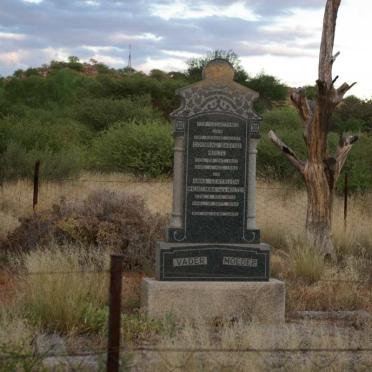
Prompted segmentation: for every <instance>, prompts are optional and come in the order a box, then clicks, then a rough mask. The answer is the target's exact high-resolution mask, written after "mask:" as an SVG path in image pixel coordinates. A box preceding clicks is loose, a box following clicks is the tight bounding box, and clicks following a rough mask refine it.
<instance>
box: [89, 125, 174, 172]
mask: <svg viewBox="0 0 372 372" xmlns="http://www.w3.org/2000/svg"><path fill="white" fill-rule="evenodd" d="M93 156H94V159H93V164H94V167H96V168H98V169H100V170H104V171H114V172H116V171H119V172H130V173H133V174H134V175H136V176H139V175H141V176H150V177H158V176H161V175H169V174H170V172H171V170H172V158H173V140H172V136H171V128H170V126H169V125H168V124H167V123H163V122H159V121H155V122H148V123H146V124H135V123H119V124H117V125H115V126H113V127H112V128H110V129H108V130H107V131H105V132H104V133H103V134H102V135H100V136H99V137H98V138H97V139H96V140H95V141H94V142H93Z"/></svg>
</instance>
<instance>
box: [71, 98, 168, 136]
mask: <svg viewBox="0 0 372 372" xmlns="http://www.w3.org/2000/svg"><path fill="white" fill-rule="evenodd" d="M72 116H73V117H74V118H76V119H77V120H79V121H81V122H82V123H84V124H86V125H88V126H89V127H90V128H92V129H94V130H103V129H107V128H109V127H110V126H111V125H113V124H114V123H117V122H119V121H121V122H130V121H135V122H144V121H148V120H153V119H155V118H160V116H161V115H160V113H159V112H158V111H156V110H154V109H153V107H152V104H151V100H150V97H149V96H141V97H133V98H122V99H112V98H86V99H83V100H81V101H80V102H79V104H77V105H76V106H75V107H74V108H73V112H72Z"/></svg>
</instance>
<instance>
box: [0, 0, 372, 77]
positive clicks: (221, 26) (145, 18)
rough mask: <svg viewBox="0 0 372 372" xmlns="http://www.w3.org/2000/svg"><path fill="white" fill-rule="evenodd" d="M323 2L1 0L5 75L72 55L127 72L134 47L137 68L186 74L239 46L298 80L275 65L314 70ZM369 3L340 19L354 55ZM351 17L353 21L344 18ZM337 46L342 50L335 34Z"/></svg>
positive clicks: (357, 3)
mask: <svg viewBox="0 0 372 372" xmlns="http://www.w3.org/2000/svg"><path fill="white" fill-rule="evenodd" d="M324 4H325V0H275V1H274V0H236V1H234V0H231V1H227V0H0V44H1V48H0V53H1V54H0V56H1V57H0V75H6V74H10V73H12V72H13V71H14V70H15V69H17V68H27V67H28V66H37V65H41V64H43V63H47V62H49V61H50V60H51V59H60V58H62V59H65V58H67V57H68V56H69V55H77V56H79V57H81V58H82V59H83V60H89V59H90V58H95V59H97V60H100V61H102V62H104V63H107V64H109V65H112V66H115V67H123V66H125V65H126V63H127V60H128V50H129V44H131V45H132V64H133V66H134V67H135V68H137V69H141V68H144V69H147V70H149V69H150V70H151V69H152V68H164V69H173V70H174V69H179V70H181V69H183V68H185V61H186V60H187V59H189V58H191V57H193V56H196V57H197V56H202V55H204V54H205V53H207V52H208V51H210V50H213V49H216V48H219V49H233V50H234V51H235V52H237V53H238V55H239V56H241V57H242V61H243V62H244V63H243V65H244V66H247V69H248V71H249V70H250V69H252V71H253V70H254V71H256V70H258V69H261V68H262V67H265V68H266V69H267V70H268V71H267V72H268V73H274V71H278V72H279V73H280V74H282V75H281V76H280V77H282V78H283V79H286V80H287V81H295V80H296V79H294V77H293V73H294V71H297V70H298V69H294V68H293V67H292V68H291V69H290V68H289V67H286V66H282V67H283V68H280V69H278V68H277V66H276V65H277V64H278V63H283V62H281V61H282V60H285V64H286V65H287V66H289V65H295V64H296V63H297V64H298V63H301V62H298V61H300V60H301V61H302V59H303V58H305V59H306V61H308V63H309V66H310V61H311V63H312V64H313V65H314V66H315V70H316V64H317V61H316V55H317V53H318V47H319V41H320V33H321V27H322V17H323V15H322V13H323V7H324ZM370 4H371V3H370V2H369V1H368V2H367V0H353V1H351V0H343V2H342V6H341V9H340V15H341V16H342V17H341V16H340V17H339V21H338V22H339V23H340V25H341V26H340V27H343V30H345V31H343V30H342V29H341V30H339V29H338V31H337V34H338V33H339V32H340V35H343V36H342V37H343V39H344V40H346V41H347V43H348V45H346V47H345V46H344V48H343V49H347V48H349V50H353V53H356V50H355V48H356V46H358V47H359V48H362V44H364V45H365V43H366V42H367V41H368V40H364V39H363V38H362V37H359V38H356V39H354V40H356V41H353V35H354V33H353V30H354V29H355V30H358V32H359V33H360V36H361V35H362V34H363V35H368V33H367V32H366V31H364V32H362V31H361V26H360V27H359V25H363V27H364V28H366V29H370V28H371V26H370V24H371V22H370V21H369V17H368V14H369V12H368V10H371V7H372V5H370ZM358 7H359V8H358ZM348 9H349V10H348ZM350 9H354V10H355V9H362V11H354V12H352V11H350ZM356 13H357V14H356ZM351 17H354V18H351ZM346 18H347V19H348V20H349V21H348V24H346V23H343V21H342V19H346ZM340 19H341V20H340ZM363 20H364V21H363ZM343 24H344V26H342V25H343ZM365 37H366V38H367V36H365ZM359 44H360V45H359ZM336 45H337V47H339V46H340V47H341V46H343V45H344V44H342V39H341V38H338V37H337V36H336ZM364 48H365V47H364ZM346 52H347V50H346ZM364 54H366V52H364ZM368 55H369V54H368ZM301 58H302V59H301ZM289 60H290V61H291V62H290V63H288V61H289ZM269 61H271V66H272V67H271V68H270V69H271V70H272V71H270V69H269V67H270V63H269ZM296 61H297V62H296ZM251 62H252V63H253V62H254V63H257V64H258V66H253V67H252V63H251ZM370 62H371V61H370V60H368V61H366V62H365V65H370ZM151 64H153V65H151ZM261 65H262V66H261ZM343 66H344V65H343ZM296 73H297V72H296ZM305 73H306V72H304V74H305ZM300 78H301V76H299V79H300Z"/></svg>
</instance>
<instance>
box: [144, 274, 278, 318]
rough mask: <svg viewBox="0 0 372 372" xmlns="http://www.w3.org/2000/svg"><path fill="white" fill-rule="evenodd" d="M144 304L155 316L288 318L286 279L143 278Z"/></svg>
mask: <svg viewBox="0 0 372 372" xmlns="http://www.w3.org/2000/svg"><path fill="white" fill-rule="evenodd" d="M141 307H142V308H143V309H144V310H145V312H146V314H147V315H148V316H149V317H151V318H162V317H164V316H165V315H167V314H172V315H174V316H175V317H176V319H179V320H185V319H195V320H197V319H206V320H213V319H216V318H219V319H231V318H232V317H233V318H237V317H242V318H245V319H249V320H252V321H258V322H265V323H273V322H275V323H277V322H284V312H285V287H284V282H281V281H279V280H276V279H270V281H268V282H200V281H199V282H198V281H193V282H184V281H181V282H178V281H177V282H176V281H170V282H168V281H158V280H154V279H151V278H144V279H143V280H142V289H141Z"/></svg>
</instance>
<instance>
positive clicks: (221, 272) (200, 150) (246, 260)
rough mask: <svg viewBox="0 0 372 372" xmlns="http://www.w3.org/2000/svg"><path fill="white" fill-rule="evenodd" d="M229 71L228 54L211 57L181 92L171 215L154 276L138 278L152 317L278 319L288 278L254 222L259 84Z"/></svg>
mask: <svg viewBox="0 0 372 372" xmlns="http://www.w3.org/2000/svg"><path fill="white" fill-rule="evenodd" d="M233 78H234V69H233V67H232V66H231V65H230V64H229V63H228V62H226V61H223V60H213V61H211V62H209V63H208V65H207V66H206V67H205V69H204V71H203V80H202V81H200V82H198V83H195V84H192V85H190V86H187V87H185V88H182V89H179V90H178V92H177V93H178V94H179V95H180V97H181V106H180V107H179V108H178V109H177V110H176V111H174V112H173V113H172V114H171V119H172V122H173V134H174V139H175V141H174V142H175V146H174V173H173V206H172V215H171V221H170V225H169V227H168V228H167V230H166V239H165V241H158V242H157V243H156V260H155V261H156V262H155V274H156V275H155V279H153V278H143V280H142V284H141V306H142V309H143V310H144V312H145V313H146V314H147V315H148V316H149V317H152V318H163V317H164V316H165V315H166V314H172V315H174V317H175V318H176V319H178V320H181V321H184V320H185V319H191V320H192V319H194V320H197V321H198V320H199V319H204V320H208V321H211V320H212V321H216V319H220V320H221V319H237V318H242V319H248V320H251V321H258V322H265V323H269V322H275V323H278V322H284V319H285V286H284V283H283V282H281V281H279V280H276V279H272V278H270V246H269V245H267V244H265V243H262V242H261V240H260V230H259V229H258V227H257V226H256V154H257V144H258V141H259V138H260V122H261V118H260V117H259V116H258V115H257V114H256V113H255V112H254V110H253V102H254V100H255V99H257V98H258V94H257V93H256V92H254V91H253V90H251V89H249V88H247V87H244V86H242V85H239V84H238V83H236V82H234V80H233Z"/></svg>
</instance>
